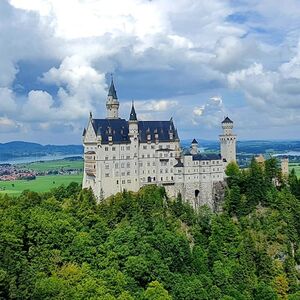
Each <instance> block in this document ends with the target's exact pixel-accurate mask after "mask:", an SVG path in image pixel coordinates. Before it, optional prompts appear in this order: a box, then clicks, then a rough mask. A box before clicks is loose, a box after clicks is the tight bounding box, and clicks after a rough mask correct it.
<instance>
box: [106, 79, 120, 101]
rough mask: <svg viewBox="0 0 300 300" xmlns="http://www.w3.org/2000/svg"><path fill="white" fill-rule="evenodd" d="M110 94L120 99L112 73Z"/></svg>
mask: <svg viewBox="0 0 300 300" xmlns="http://www.w3.org/2000/svg"><path fill="white" fill-rule="evenodd" d="M108 96H111V97H112V98H113V99H118V96H117V92H116V89H115V85H114V79H113V75H112V74H111V82H110V87H109V90H108Z"/></svg>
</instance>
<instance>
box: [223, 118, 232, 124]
mask: <svg viewBox="0 0 300 300" xmlns="http://www.w3.org/2000/svg"><path fill="white" fill-rule="evenodd" d="M222 123H233V121H231V120H230V119H229V118H228V117H226V118H225V119H224V120H223V121H222Z"/></svg>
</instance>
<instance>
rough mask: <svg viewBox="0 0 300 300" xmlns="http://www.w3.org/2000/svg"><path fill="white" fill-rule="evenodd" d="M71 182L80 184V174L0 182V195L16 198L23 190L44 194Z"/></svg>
mask: <svg viewBox="0 0 300 300" xmlns="http://www.w3.org/2000/svg"><path fill="white" fill-rule="evenodd" d="M71 182H77V183H79V184H80V183H81V182H82V174H79V175H55V176H37V177H36V179H35V180H15V181H0V193H1V194H6V193H7V194H10V195H16V196H17V195H19V194H21V193H22V191H24V190H31V191H34V192H46V191H49V190H50V189H52V188H55V187H58V186H60V185H68V184H69V183H71Z"/></svg>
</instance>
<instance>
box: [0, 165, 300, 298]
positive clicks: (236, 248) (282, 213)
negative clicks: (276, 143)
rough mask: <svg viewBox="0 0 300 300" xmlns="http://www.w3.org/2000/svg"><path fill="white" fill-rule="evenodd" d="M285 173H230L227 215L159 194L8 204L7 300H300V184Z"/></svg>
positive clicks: (2, 279) (0, 259)
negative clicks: (285, 177) (286, 178)
mask: <svg viewBox="0 0 300 300" xmlns="http://www.w3.org/2000/svg"><path fill="white" fill-rule="evenodd" d="M278 171H279V170H277V169H276V163H275V164H274V160H270V161H268V162H267V163H266V167H265V169H262V168H261V167H260V166H258V165H257V164H256V162H255V161H253V162H252V164H251V166H250V168H249V170H247V171H242V172H241V171H239V170H238V168H236V166H235V165H230V167H229V168H228V170H227V172H228V175H229V182H228V183H229V189H228V191H227V196H226V200H225V204H224V212H223V213H219V214H215V213H213V212H211V211H210V210H209V209H208V208H206V207H202V208H201V209H200V211H198V212H195V211H193V210H192V209H191V207H190V206H189V205H187V204H184V203H182V201H181V197H180V196H178V198H177V199H175V200H171V199H168V198H167V197H166V195H165V191H164V189H163V188H159V187H156V186H148V187H145V188H143V189H141V190H140V191H139V192H138V193H128V192H124V193H122V194H117V195H115V196H114V197H111V198H109V199H108V200H106V201H105V202H104V203H102V204H96V201H95V199H94V197H93V195H92V193H91V192H90V191H88V190H84V191H81V190H80V186H79V185H77V184H75V183H73V184H71V185H69V186H68V187H66V188H65V187H60V188H56V189H53V190H52V191H51V192H48V193H44V194H37V193H33V192H28V191H27V192H23V194H22V195H21V196H19V197H18V198H10V197H8V196H0V240H1V243H0V251H1V253H2V256H0V291H1V293H0V298H1V297H2V298H3V299H104V300H105V299H119V300H121V299H149V300H150V299H152V300H165V299H185V300H197V299H207V300H211V299H212V300H213V299H220V300H221V299H222V300H234V299H238V300H239V299H241V300H248V299H249V300H250V299H257V300H264V299H269V300H271V299H274V300H275V299H289V300H296V299H300V286H299V278H300V274H299V268H300V223H299V215H300V202H299V199H300V181H299V180H298V179H297V177H295V176H294V175H293V174H292V175H291V176H290V178H289V182H288V183H289V185H286V183H285V182H284V180H283V179H282V178H280V173H279V172H278ZM274 178H277V180H278V181H279V182H281V185H280V186H279V187H278V188H275V186H274V185H273V183H272V182H273V179H274ZM296 196H297V197H298V198H296Z"/></svg>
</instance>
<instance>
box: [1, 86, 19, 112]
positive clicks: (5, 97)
mask: <svg viewBox="0 0 300 300" xmlns="http://www.w3.org/2000/svg"><path fill="white" fill-rule="evenodd" d="M16 110H17V104H16V101H15V95H14V93H13V91H12V90H11V89H9V88H7V87H4V88H0V111H1V112H2V113H4V114H8V113H14V112H15V111H16Z"/></svg>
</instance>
